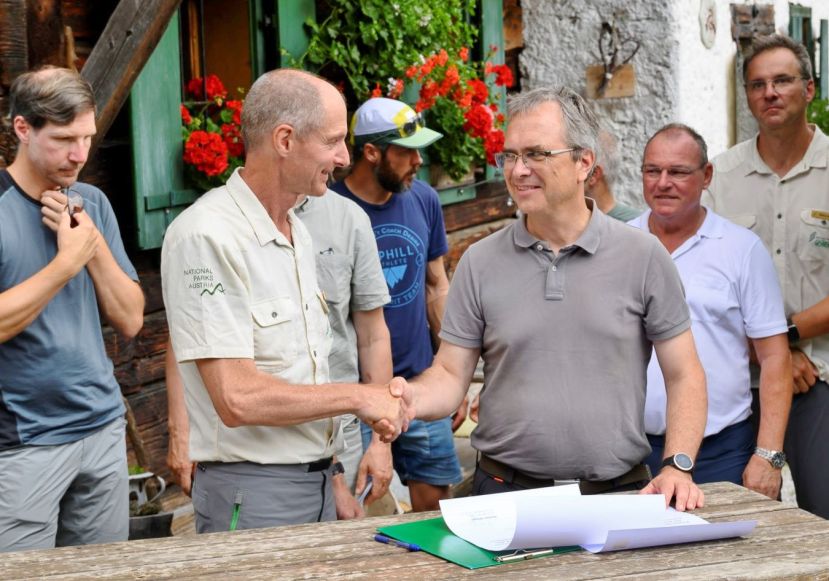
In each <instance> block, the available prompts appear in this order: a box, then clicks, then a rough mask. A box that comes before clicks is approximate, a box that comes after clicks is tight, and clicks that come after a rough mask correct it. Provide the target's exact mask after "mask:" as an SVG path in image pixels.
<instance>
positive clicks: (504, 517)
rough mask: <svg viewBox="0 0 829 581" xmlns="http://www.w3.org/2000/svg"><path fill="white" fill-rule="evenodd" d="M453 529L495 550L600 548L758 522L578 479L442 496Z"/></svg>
mask: <svg viewBox="0 0 829 581" xmlns="http://www.w3.org/2000/svg"><path fill="white" fill-rule="evenodd" d="M440 509H441V512H442V514H443V519H444V521H445V522H446V525H447V526H448V527H449V529H450V530H451V531H452V532H453V533H454V534H455V535H457V536H459V537H461V538H462V539H465V540H467V541H469V542H470V543H472V544H474V545H477V546H479V547H482V548H484V549H487V550H490V551H502V550H507V549H531V548H542V547H563V546H572V545H582V546H583V547H584V548H585V549H587V550H589V551H592V552H594V553H595V552H601V551H616V550H622V549H632V548H639V547H651V546H658V545H669V544H674V543H686V542H693V541H703V540H711V539H720V538H727V537H733V536H745V535H748V534H750V533H751V531H752V530H754V526H755V525H756V521H741V522H735V523H717V524H710V523H708V522H706V521H705V520H704V519H702V518H700V517H698V516H696V515H693V514H690V513H683V512H677V511H675V510H674V509H666V508H665V498H664V497H663V496H662V495H661V494H648V495H606V496H581V495H580V492H579V489H578V485H571V486H560V487H551V488H538V489H534V490H525V491H520V492H506V493H502V494H492V495H486V496H472V497H467V498H458V499H453V500H442V501H440Z"/></svg>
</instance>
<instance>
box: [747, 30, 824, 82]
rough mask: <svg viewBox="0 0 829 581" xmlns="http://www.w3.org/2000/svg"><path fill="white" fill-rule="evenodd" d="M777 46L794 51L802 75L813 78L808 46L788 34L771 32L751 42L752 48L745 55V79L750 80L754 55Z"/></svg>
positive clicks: (805, 77)
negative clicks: (750, 69) (749, 73)
mask: <svg viewBox="0 0 829 581" xmlns="http://www.w3.org/2000/svg"><path fill="white" fill-rule="evenodd" d="M775 48H786V49H789V50H790V51H792V52H793V53H794V56H795V57H796V58H797V62H798V63H799V64H800V76H801V77H803V78H804V79H807V80H809V79H811V78H812V61H811V59H810V58H809V52H808V51H807V50H806V47H805V46H803V44H801V43H799V42H797V41H794V40H792V39H791V38H789V37H788V36H786V35H783V34H769V35H768V36H758V37H757V38H755V39H754V41H753V42H752V43H751V48H749V49H748V51H747V52H746V54H745V57H743V81H748V65H749V64H751V61H752V60H754V57H756V56H757V55H758V54H761V53H764V52H766V51H768V50H773V49H775Z"/></svg>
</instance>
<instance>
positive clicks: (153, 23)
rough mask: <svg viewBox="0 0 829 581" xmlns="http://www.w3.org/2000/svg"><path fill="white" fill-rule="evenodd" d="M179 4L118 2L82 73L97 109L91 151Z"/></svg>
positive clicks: (148, 0)
mask: <svg viewBox="0 0 829 581" xmlns="http://www.w3.org/2000/svg"><path fill="white" fill-rule="evenodd" d="M180 2H181V0H121V1H120V2H119V3H118V6H116V8H115V10H114V11H113V13H112V16H111V17H110V19H109V21H108V22H107V25H106V28H104V31H103V33H102V34H101V36H100V38H99V39H98V42H96V43H95V47H94V48H93V49H92V52H91V53H90V55H89V58H88V59H87V61H86V64H85V65H84V67H83V70H82V71H81V75H83V77H84V78H85V79H86V80H87V81H89V83H90V84H91V85H92V89H93V91H94V93H95V101H96V103H97V105H98V116H97V119H96V123H97V126H98V133H97V135H96V136H95V141H94V142H93V144H92V149H93V151H94V149H95V148H96V146H97V145H98V143H100V140H101V139H102V138H103V136H104V135H105V134H106V132H107V130H108V129H109V128H110V126H111V125H112V122H113V121H114V120H115V116H116V115H117V114H118V111H119V110H120V109H121V106H122V105H123V104H124V101H126V99H127V96H128V95H129V92H130V89H131V88H132V84H133V83H134V82H135V79H136V78H137V77H138V74H139V73H140V72H141V69H142V68H143V67H144V64H145V63H146V62H147V59H149V58H150V55H151V54H152V53H153V50H155V47H156V45H157V44H158V41H159V40H160V39H161V36H162V35H163V34H164V31H165V30H166V29H167V24H168V23H169V22H170V18H172V16H173V13H174V12H175V11H176V10H177V9H178V6H179V4H180ZM92 153H93V152H90V155H92Z"/></svg>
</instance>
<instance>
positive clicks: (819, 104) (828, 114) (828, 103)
mask: <svg viewBox="0 0 829 581" xmlns="http://www.w3.org/2000/svg"><path fill="white" fill-rule="evenodd" d="M807 117H808V119H809V123H814V124H815V125H817V126H818V127H820V129H821V131H823V132H824V133H826V134H829V99H815V100H814V101H812V102H811V103H809V109H808V111H807Z"/></svg>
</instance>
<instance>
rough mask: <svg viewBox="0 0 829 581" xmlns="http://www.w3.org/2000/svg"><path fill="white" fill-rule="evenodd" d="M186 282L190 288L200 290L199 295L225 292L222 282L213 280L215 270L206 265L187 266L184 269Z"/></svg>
mask: <svg viewBox="0 0 829 581" xmlns="http://www.w3.org/2000/svg"><path fill="white" fill-rule="evenodd" d="M184 282H185V284H186V285H187V288H188V289H191V290H195V291H199V296H204V295H205V294H207V295H210V296H214V295H215V294H217V293H218V294H225V289H224V287H223V286H222V283H221V282H216V281H215V280H213V271H212V270H211V269H210V268H209V267H206V266H201V267H197V268H186V269H185V270H184Z"/></svg>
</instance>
